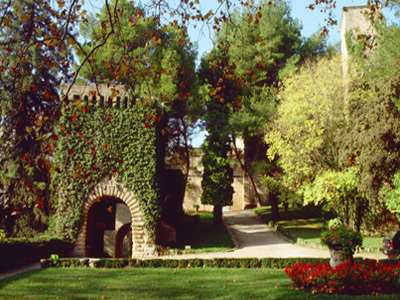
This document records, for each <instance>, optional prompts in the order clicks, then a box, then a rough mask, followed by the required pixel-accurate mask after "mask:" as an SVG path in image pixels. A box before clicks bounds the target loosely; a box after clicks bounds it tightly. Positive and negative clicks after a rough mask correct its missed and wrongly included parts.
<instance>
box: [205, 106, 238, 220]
mask: <svg viewBox="0 0 400 300" xmlns="http://www.w3.org/2000/svg"><path fill="white" fill-rule="evenodd" d="M207 109H208V111H207V112H206V116H205V119H206V129H207V132H208V136H207V137H206V140H205V142H204V146H203V149H204V156H203V160H202V163H203V168H204V170H203V180H202V182H201V186H202V188H203V193H202V195H201V203H203V204H211V205H214V222H215V223H216V224H221V223H222V207H223V206H225V205H232V195H233V187H232V183H233V170H232V168H231V166H230V165H229V159H228V157H227V155H228V151H229V150H230V144H229V143H230V136H229V132H230V131H229V130H228V114H227V112H226V110H227V106H226V105H224V104H222V103H220V102H210V103H209V104H208V106H207Z"/></svg>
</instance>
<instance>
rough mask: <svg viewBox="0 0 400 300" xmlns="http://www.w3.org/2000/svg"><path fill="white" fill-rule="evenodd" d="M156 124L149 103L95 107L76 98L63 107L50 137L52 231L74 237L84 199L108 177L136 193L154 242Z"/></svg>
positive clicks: (159, 142)
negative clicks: (52, 152) (52, 201)
mask: <svg viewBox="0 0 400 300" xmlns="http://www.w3.org/2000/svg"><path fill="white" fill-rule="evenodd" d="M104 106H106V107H104ZM161 122H162V118H161V110H160V108H159V106H157V105H156V104H154V103H152V104H149V103H147V104H146V103H144V102H140V101H139V102H137V103H134V104H131V103H128V104H127V103H125V105H122V104H121V105H119V104H118V105H115V103H112V101H110V102H108V105H107V103H106V104H105V105H104V104H102V105H99V104H97V106H94V105H88V104H87V103H85V101H83V100H80V99H75V100H74V102H71V103H70V104H69V105H65V107H64V108H63V110H62V117H61V118H60V122H59V124H58V125H57V128H56V135H57V136H56V137H55V138H54V139H55V140H56V142H55V144H56V146H55V150H54V166H55V170H54V172H53V174H54V175H53V176H52V189H53V194H54V201H55V202H56V203H55V207H56V212H55V215H54V216H53V219H52V223H51V229H52V230H53V231H55V233H57V234H58V235H61V236H62V237H63V238H64V239H66V240H68V241H75V239H76V237H77V234H78V233H79V231H80V229H81V227H82V225H83V221H84V217H85V216H84V205H85V201H86V199H87V198H88V197H89V195H90V193H92V192H93V189H94V188H95V187H96V186H97V184H98V183H99V181H100V180H102V179H103V178H105V177H107V176H108V177H110V178H111V177H115V179H116V180H117V181H118V182H120V183H121V184H123V185H124V187H125V188H127V189H130V190H131V191H132V192H133V193H134V194H135V197H136V199H137V201H138V203H139V208H140V210H141V211H142V213H143V216H144V223H145V228H146V230H147V233H148V235H149V237H150V238H151V239H152V240H155V234H156V227H157V224H158V221H159V219H160V217H161V201H160V194H161V193H160V184H159V183H160V182H159V180H160V175H161V174H162V172H163V161H164V143H163V137H162V134H161V130H160V128H161Z"/></svg>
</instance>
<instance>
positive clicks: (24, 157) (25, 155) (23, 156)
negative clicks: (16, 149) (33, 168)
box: [21, 153, 30, 160]
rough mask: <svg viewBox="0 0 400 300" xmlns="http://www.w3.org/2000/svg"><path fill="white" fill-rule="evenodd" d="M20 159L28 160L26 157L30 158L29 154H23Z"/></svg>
mask: <svg viewBox="0 0 400 300" xmlns="http://www.w3.org/2000/svg"><path fill="white" fill-rule="evenodd" d="M21 159H22V160H28V159H30V156H29V155H28V154H26V153H25V154H24V155H22V157H21Z"/></svg>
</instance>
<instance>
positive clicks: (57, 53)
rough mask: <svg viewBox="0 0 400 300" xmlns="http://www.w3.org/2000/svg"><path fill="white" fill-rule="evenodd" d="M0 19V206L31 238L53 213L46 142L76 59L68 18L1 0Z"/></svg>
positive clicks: (41, 6) (26, 1)
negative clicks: (69, 38) (68, 33)
mask: <svg viewBox="0 0 400 300" xmlns="http://www.w3.org/2000/svg"><path fill="white" fill-rule="evenodd" d="M0 15H1V16H2V19H1V30H0V56H1V58H2V60H1V67H0V85H1V94H0V97H1V98H0V101H1V119H0V125H1V127H0V168H1V170H0V178H1V182H0V191H1V195H0V205H1V207H2V208H3V209H6V211H5V216H4V217H5V219H6V220H10V219H11V218H12V217H11V216H12V215H14V216H16V217H15V218H14V219H15V221H16V227H15V231H14V234H22V235H31V234H35V231H36V230H38V231H43V230H44V229H45V228H46V224H47V216H48V214H49V203H48V201H49V200H48V199H49V197H48V185H49V172H50V170H51V160H50V159H49V155H51V153H52V149H51V147H50V146H49V143H48V141H49V139H50V138H51V137H52V136H53V133H52V130H53V128H52V125H53V124H54V121H56V120H57V116H58V111H59V106H60V101H59V99H58V91H57V87H58V86H59V84H60V79H61V78H62V77H60V76H64V77H63V78H64V79H67V78H68V71H69V65H70V63H71V59H72V57H71V52H70V47H69V45H68V41H67V38H65V36H66V32H65V30H67V28H61V24H64V22H65V21H66V18H68V16H67V15H66V13H65V12H64V14H59V13H58V12H57V11H55V10H54V9H53V8H52V7H51V6H49V4H48V3H47V2H44V1H31V0H17V1H2V2H1V4H0ZM71 16H72V15H71ZM73 21H74V19H73V18H72V17H71V19H70V20H68V22H69V23H70V25H71V26H72V24H73ZM64 35H65V36H64ZM54 138H55V137H54ZM8 225H9V224H8ZM29 228H32V230H33V231H32V232H30V230H29Z"/></svg>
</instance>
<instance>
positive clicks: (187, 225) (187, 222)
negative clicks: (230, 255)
mask: <svg viewBox="0 0 400 300" xmlns="http://www.w3.org/2000/svg"><path fill="white" fill-rule="evenodd" d="M196 214H197V215H198V216H199V222H198V223H197V224H196V225H195V224H194V222H193V218H194V216H195V215H196ZM177 235H178V240H179V241H180V244H179V251H181V252H185V253H187V252H218V251H226V250H229V249H232V248H233V247H235V245H234V243H233V242H232V239H231V237H230V236H229V234H228V232H227V230H226V228H225V227H224V226H217V225H214V224H213V214H212V212H205V211H201V212H198V213H194V212H187V213H186V215H185V216H184V218H183V224H182V225H181V226H179V227H178V228H177ZM185 246H190V249H185Z"/></svg>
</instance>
